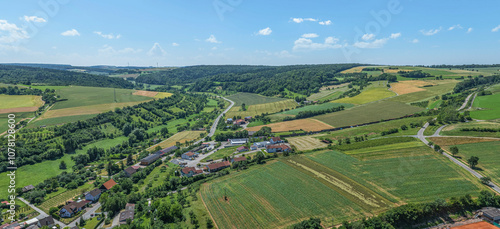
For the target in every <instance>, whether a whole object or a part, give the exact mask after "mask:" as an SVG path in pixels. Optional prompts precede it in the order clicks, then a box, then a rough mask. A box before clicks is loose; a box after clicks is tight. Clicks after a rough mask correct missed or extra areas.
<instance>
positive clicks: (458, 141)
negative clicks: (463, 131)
mask: <svg viewBox="0 0 500 229" xmlns="http://www.w3.org/2000/svg"><path fill="white" fill-rule="evenodd" d="M429 140H430V141H432V142H434V144H437V145H440V146H452V145H462V144H470V143H479V142H495V141H500V138H480V137H466V136H460V137H458V136H457V137H432V138H429Z"/></svg>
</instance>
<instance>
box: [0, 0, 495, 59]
mask: <svg viewBox="0 0 500 229" xmlns="http://www.w3.org/2000/svg"><path fill="white" fill-rule="evenodd" d="M0 6H1V7H0V63H46V64H71V65H77V66H90V65H115V66H127V65H130V66H188V65H202V64H206V65H215V64H251V65H292V64H331V63H366V64H391V65H433V64H472V63H474V64H493V63H500V55H498V53H500V52H499V51H500V17H498V16H497V15H498V9H500V1H496V0H484V1H472V0H440V1H435V0H434V1H431V0H372V1H361V0H314V1H296V0H287V1H284V0H273V1H263V0H198V1H193V0H191V1H186V0H142V1H123V0H105V1H102V0H79V1H77V0H23V1H7V0H0Z"/></svg>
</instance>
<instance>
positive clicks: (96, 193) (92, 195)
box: [85, 188, 101, 202]
mask: <svg viewBox="0 0 500 229" xmlns="http://www.w3.org/2000/svg"><path fill="white" fill-rule="evenodd" d="M99 197H101V190H100V189H98V188H96V189H94V190H92V191H90V192H87V194H85V199H86V200H88V201H92V202H97V201H98V200H99Z"/></svg>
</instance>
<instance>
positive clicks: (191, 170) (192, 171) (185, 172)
mask: <svg viewBox="0 0 500 229" xmlns="http://www.w3.org/2000/svg"><path fill="white" fill-rule="evenodd" d="M202 173H203V170H200V169H196V168H195V167H186V168H183V169H181V176H183V177H193V176H196V175H199V174H202Z"/></svg>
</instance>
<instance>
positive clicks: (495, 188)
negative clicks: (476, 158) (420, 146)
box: [417, 123, 500, 193]
mask: <svg viewBox="0 0 500 229" xmlns="http://www.w3.org/2000/svg"><path fill="white" fill-rule="evenodd" d="M427 127H429V123H425V125H424V127H422V128H421V129H420V130H419V131H418V135H417V138H418V139H420V141H422V142H423V143H425V144H426V145H428V144H429V141H427V139H425V136H424V131H425V129H427ZM442 127H444V126H442ZM440 129H441V128H440ZM439 131H440V130H439V129H438V131H436V133H437V134H438V135H439ZM436 133H435V134H436ZM430 147H431V148H433V149H434V146H430ZM443 155H444V156H445V157H447V158H449V159H450V160H451V161H452V162H454V163H455V164H457V165H458V166H460V167H462V168H464V169H465V170H467V171H468V172H469V173H471V174H472V175H473V176H475V177H477V178H479V179H481V178H482V177H483V175H481V174H479V173H478V172H476V171H475V170H473V169H471V168H470V167H469V166H467V165H466V164H464V163H462V162H461V161H459V160H457V159H456V158H455V157H453V156H451V155H449V154H448V153H447V152H446V151H443ZM489 186H490V187H491V188H492V189H493V190H494V191H496V192H497V193H500V188H499V187H498V186H497V185H495V184H494V183H492V182H490V184H489Z"/></svg>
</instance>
